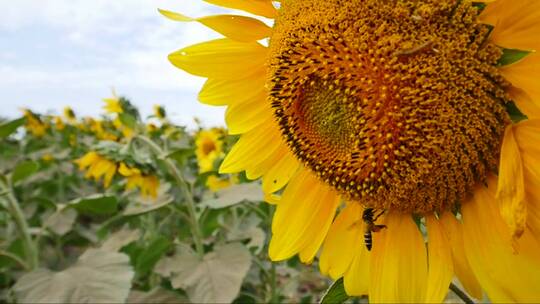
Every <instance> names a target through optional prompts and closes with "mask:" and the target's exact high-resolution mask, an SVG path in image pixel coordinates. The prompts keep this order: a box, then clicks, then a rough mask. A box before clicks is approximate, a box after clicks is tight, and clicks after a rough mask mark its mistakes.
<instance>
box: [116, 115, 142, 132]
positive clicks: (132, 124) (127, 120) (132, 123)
mask: <svg viewBox="0 0 540 304" xmlns="http://www.w3.org/2000/svg"><path fill="white" fill-rule="evenodd" d="M118 118H120V121H121V122H122V124H123V125H124V126H126V127H128V128H130V129H135V128H136V127H137V119H136V118H135V117H134V116H132V115H130V114H127V113H120V114H119V115H118Z"/></svg>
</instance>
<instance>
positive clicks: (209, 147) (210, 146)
mask: <svg viewBox="0 0 540 304" xmlns="http://www.w3.org/2000/svg"><path fill="white" fill-rule="evenodd" d="M215 150H216V144H215V143H214V141H213V140H211V139H207V138H205V139H204V141H203V143H202V151H203V154H204V155H208V154H210V153H212V151H215Z"/></svg>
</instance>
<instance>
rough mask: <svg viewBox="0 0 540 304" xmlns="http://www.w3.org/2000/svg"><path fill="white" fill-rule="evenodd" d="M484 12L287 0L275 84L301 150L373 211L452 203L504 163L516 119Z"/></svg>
mask: <svg viewBox="0 0 540 304" xmlns="http://www.w3.org/2000/svg"><path fill="white" fill-rule="evenodd" d="M322 12H324V14H323V13H322ZM478 14H479V9H478V8H477V7H475V6H474V5H473V4H472V3H471V2H469V1H457V0H453V1H380V0H367V1H348V2H346V1H340V0H305V1H285V0H284V1H282V2H281V9H280V15H279V16H278V18H277V19H276V24H275V30H274V34H273V36H272V37H271V41H270V50H271V57H270V62H269V65H270V75H269V78H270V80H269V86H270V89H271V93H270V102H271V103H272V106H273V108H274V111H275V117H276V119H277V120H278V123H279V124H280V127H281V130H282V133H283V135H284V138H285V139H286V140H287V143H288V144H289V146H290V148H291V150H292V151H293V152H294V153H295V155H296V156H297V157H298V158H299V159H300V160H301V161H302V162H303V163H304V164H306V165H307V166H308V167H309V168H311V170H313V171H314V172H316V174H317V175H318V176H319V177H320V178H321V179H322V180H324V181H325V182H326V183H328V184H330V185H332V186H333V187H334V188H335V189H337V190H338V191H339V192H340V193H342V194H343V195H345V196H346V197H347V198H348V199H352V200H355V201H359V202H361V203H362V204H364V205H366V206H370V207H375V208H380V209H396V210H401V211H407V212H415V213H424V212H428V211H433V210H445V209H450V208H453V207H454V206H455V204H456V202H458V201H459V200H460V199H462V198H463V197H464V196H465V194H466V193H467V192H468V191H470V189H472V187H473V185H474V184H475V183H477V182H479V181H482V180H484V179H485V177H486V174H487V172H488V171H489V170H492V169H495V168H496V166H497V160H498V153H499V147H500V143H501V139H502V135H503V131H504V127H505V126H506V125H507V124H508V123H509V122H510V121H509V117H508V114H507V113H506V111H505V107H504V104H505V103H506V102H508V101H509V97H508V95H507V94H506V92H505V89H506V88H507V87H508V86H509V83H508V82H506V81H505V80H504V79H503V77H502V76H501V75H500V74H499V72H498V70H497V68H496V64H497V61H498V59H499V58H500V56H501V54H502V51H501V50H500V49H499V48H498V47H496V46H494V45H492V44H490V43H489V42H488V41H487V39H486V38H487V37H488V35H489V32H490V27H489V26H487V25H484V24H481V23H479V21H478V18H477V17H478Z"/></svg>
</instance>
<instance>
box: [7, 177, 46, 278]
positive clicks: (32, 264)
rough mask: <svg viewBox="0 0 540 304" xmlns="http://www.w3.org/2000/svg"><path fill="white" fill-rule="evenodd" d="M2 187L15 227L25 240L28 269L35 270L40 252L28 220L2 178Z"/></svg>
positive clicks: (9, 187)
mask: <svg viewBox="0 0 540 304" xmlns="http://www.w3.org/2000/svg"><path fill="white" fill-rule="evenodd" d="M0 186H1V187H2V191H3V192H6V195H5V196H6V201H7V204H8V205H7V209H8V210H9V213H10V215H11V216H12V217H13V220H14V221H15V225H16V226H17V228H18V229H19V233H20V234H21V236H22V238H23V243H24V251H25V254H26V260H27V261H26V263H27V265H28V269H30V270H31V269H35V268H37V266H38V264H39V263H38V252H37V249H36V246H35V243H34V241H33V240H32V237H31V236H30V230H29V229H28V223H27V222H26V218H25V217H24V214H23V212H22V210H21V207H20V205H19V202H18V201H17V198H15V196H14V195H13V191H12V189H11V186H10V185H8V184H7V182H6V181H4V180H3V179H1V178H0Z"/></svg>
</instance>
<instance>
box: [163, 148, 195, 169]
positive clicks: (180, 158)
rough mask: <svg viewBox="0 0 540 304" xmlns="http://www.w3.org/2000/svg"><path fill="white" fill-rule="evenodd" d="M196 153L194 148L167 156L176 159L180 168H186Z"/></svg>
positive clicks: (177, 151)
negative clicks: (190, 158)
mask: <svg viewBox="0 0 540 304" xmlns="http://www.w3.org/2000/svg"><path fill="white" fill-rule="evenodd" d="M194 153H195V149H194V148H181V149H178V150H176V151H173V152H171V153H169V154H168V155H167V157H168V158H170V159H174V160H175V161H176V162H178V164H179V165H180V166H184V165H185V164H186V163H187V161H188V159H189V157H190V156H192V155H193V154H194Z"/></svg>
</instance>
